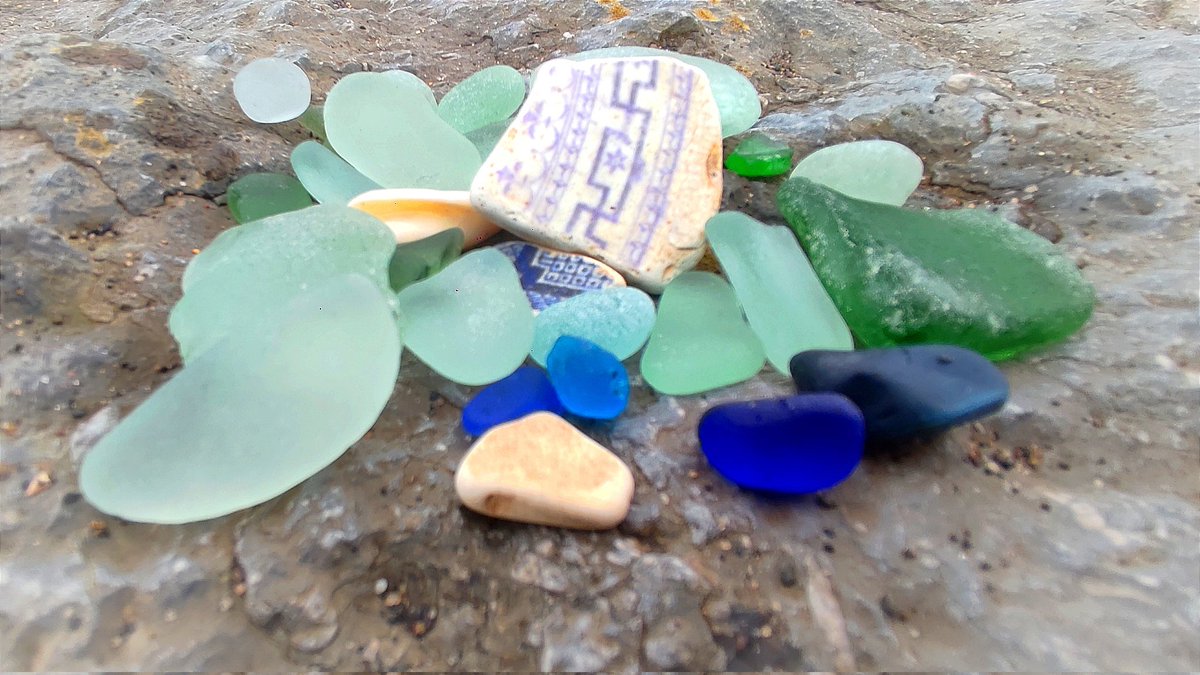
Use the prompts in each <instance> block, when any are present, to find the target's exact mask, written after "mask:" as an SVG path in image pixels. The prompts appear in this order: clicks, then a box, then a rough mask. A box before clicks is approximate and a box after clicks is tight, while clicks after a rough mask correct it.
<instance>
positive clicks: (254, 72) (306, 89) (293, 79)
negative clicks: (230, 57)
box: [233, 58, 312, 124]
mask: <svg viewBox="0 0 1200 675" xmlns="http://www.w3.org/2000/svg"><path fill="white" fill-rule="evenodd" d="M233 96H234V98H236V99H237V102H238V106H240V107H241V109H242V112H244V113H246V117H249V118H250V119H252V120H254V121H255V122H261V123H263V124H275V123H276V122H287V121H288V120H294V119H296V118H297V117H299V116H300V115H302V114H303V113H304V111H305V110H308V102H309V99H311V98H312V86H311V85H310V84H309V82H308V76H307V75H305V74H304V71H303V70H301V69H300V66H297V65H296V64H294V63H292V62H291V61H288V60H286V59H275V58H270V59H257V60H254V61H251V62H250V63H247V64H246V65H245V66H244V67H243V68H242V69H241V70H239V71H238V74H237V75H235V76H234V78H233Z"/></svg>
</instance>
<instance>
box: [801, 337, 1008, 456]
mask: <svg viewBox="0 0 1200 675" xmlns="http://www.w3.org/2000/svg"><path fill="white" fill-rule="evenodd" d="M791 371H792V379H793V380H795V381H796V388H797V389H799V390H800V391H814V392H815V391H829V392H837V393H839V394H842V395H843V396H846V397H847V398H849V399H850V400H851V401H854V403H855V405H857V406H858V407H859V408H860V409H861V410H862V412H863V416H864V417H865V418H866V421H867V436H869V437H870V438H871V439H872V440H902V439H907V438H912V437H915V436H923V435H928V434H933V433H937V432H939V431H944V430H946V429H949V428H950V427H953V426H956V425H959V424H963V423H964V422H970V421H972V420H976V419H979V418H980V417H985V416H987V415H990V414H991V413H993V412H995V411H997V410H999V409H1000V408H1001V407H1003V406H1004V402H1005V401H1006V400H1007V399H1008V381H1007V380H1006V379H1005V378H1004V373H1002V372H1000V370H999V369H998V368H996V366H995V365H993V364H992V362H991V361H989V360H987V359H986V358H984V357H983V356H981V355H979V354H978V353H976V352H973V351H971V350H970V349H965V348H963V347H954V346H948V345H920V346H916V347H888V348H883V349H864V350H862V351H857V352H835V351H809V352H802V353H800V354H797V355H796V356H794V357H793V358H792V361H791Z"/></svg>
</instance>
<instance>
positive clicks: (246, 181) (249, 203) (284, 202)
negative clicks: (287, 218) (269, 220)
mask: <svg viewBox="0 0 1200 675" xmlns="http://www.w3.org/2000/svg"><path fill="white" fill-rule="evenodd" d="M225 200H226V204H227V205H228V206H229V213H230V215H232V216H233V219H234V220H235V221H237V222H239V223H248V222H250V221H252V220H258V219H260V218H266V217H268V216H274V215H278V214H280V213H287V212H288V211H298V210H300V209H303V208H305V207H308V206H312V199H311V198H310V197H309V196H308V192H307V191H305V189H304V186H303V185H302V184H301V183H300V181H298V180H296V179H295V178H293V177H291V176H288V175H286V174H282V173H252V174H250V175H248V176H242V177H241V178H239V179H237V180H235V181H234V182H232V183H230V184H229V187H228V188H227V189H226V190H225Z"/></svg>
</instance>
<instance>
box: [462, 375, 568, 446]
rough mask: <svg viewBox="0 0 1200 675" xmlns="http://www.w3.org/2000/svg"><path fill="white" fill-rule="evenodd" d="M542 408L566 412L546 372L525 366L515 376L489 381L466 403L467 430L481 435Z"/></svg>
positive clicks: (560, 412) (463, 423)
mask: <svg viewBox="0 0 1200 675" xmlns="http://www.w3.org/2000/svg"><path fill="white" fill-rule="evenodd" d="M539 411H545V412H551V413H554V414H555V415H563V414H566V409H565V408H563V405H562V403H561V402H560V401H559V400H558V394H556V393H554V385H552V384H550V378H548V377H546V371H544V370H542V369H541V368H537V367H535V366H521V367H520V368H517V369H516V371H514V372H513V374H512V375H509V376H508V377H506V378H504V379H503V380H500V381H499V382H493V383H492V384H489V385H488V386H487V388H485V389H484V390H483V391H481V392H479V393H478V394H475V396H474V398H472V399H471V400H470V401H468V402H467V405H465V406H463V411H462V425H463V431H466V432H467V433H468V434H470V435H472V436H479V435H481V434H483V433H484V432H485V431H487V430H488V429H491V428H492V427H494V426H496V425H499V424H504V423H506V422H511V421H513V420H519V419H521V418H522V417H525V416H526V415H531V414H533V413H535V412H539Z"/></svg>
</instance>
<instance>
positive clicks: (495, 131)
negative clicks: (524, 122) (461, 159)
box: [467, 117, 513, 158]
mask: <svg viewBox="0 0 1200 675" xmlns="http://www.w3.org/2000/svg"><path fill="white" fill-rule="evenodd" d="M512 121H513V118H511V117H510V118H508V119H504V120H500V121H499V122H496V123H495V124H489V125H487V126H486V127H480V128H479V129H476V130H474V131H472V132H470V133H468V134H467V140H469V141H471V142H472V143H474V144H475V149H476V150H478V151H479V156H480V157H484V158H486V157H487V156H488V155H490V154H492V150H493V149H495V147H496V145H497V144H498V143H500V139H501V138H502V137H503V136H504V132H506V131H508V127H509V125H510V124H512Z"/></svg>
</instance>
